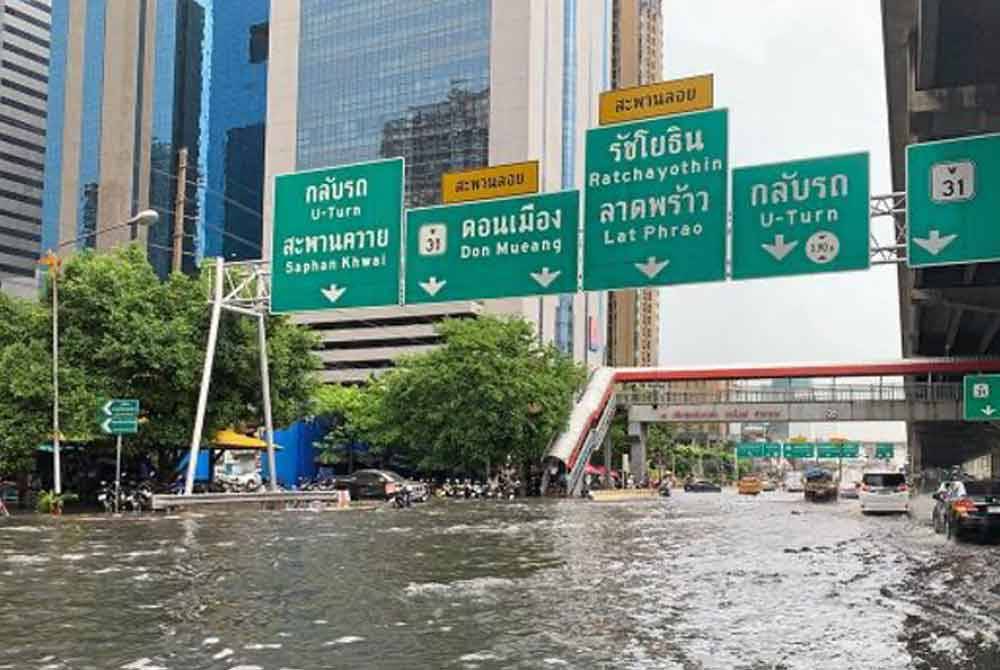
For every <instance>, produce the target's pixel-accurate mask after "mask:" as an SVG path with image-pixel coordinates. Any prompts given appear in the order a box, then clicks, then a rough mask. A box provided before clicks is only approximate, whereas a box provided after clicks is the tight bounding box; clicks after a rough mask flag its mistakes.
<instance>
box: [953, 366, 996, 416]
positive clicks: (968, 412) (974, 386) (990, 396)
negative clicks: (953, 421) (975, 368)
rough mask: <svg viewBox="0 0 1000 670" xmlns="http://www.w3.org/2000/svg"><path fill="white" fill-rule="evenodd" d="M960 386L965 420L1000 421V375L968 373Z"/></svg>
mask: <svg viewBox="0 0 1000 670" xmlns="http://www.w3.org/2000/svg"><path fill="white" fill-rule="evenodd" d="M962 386H963V388H964V393H963V396H964V402H963V403H962V405H963V412H962V415H963V418H964V419H965V420H966V421H1000V375H969V376H967V377H965V379H964V380H963V384H962Z"/></svg>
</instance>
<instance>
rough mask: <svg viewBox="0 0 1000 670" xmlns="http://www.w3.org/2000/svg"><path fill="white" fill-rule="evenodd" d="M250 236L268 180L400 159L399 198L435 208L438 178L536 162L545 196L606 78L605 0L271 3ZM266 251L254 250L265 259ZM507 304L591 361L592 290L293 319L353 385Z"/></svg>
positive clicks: (560, 181)
mask: <svg viewBox="0 0 1000 670" xmlns="http://www.w3.org/2000/svg"><path fill="white" fill-rule="evenodd" d="M271 9H272V17H271V34H272V41H271V52H270V58H271V60H270V75H269V81H268V86H269V88H268V114H267V125H268V134H267V158H266V162H267V166H266V181H265V189H266V191H265V200H264V203H265V204H264V221H265V233H264V246H265V248H268V247H269V234H270V220H271V214H270V212H271V194H270V188H271V185H272V181H273V177H274V175H277V174H281V173H285V172H292V171H296V170H307V169H312V168H319V167H325V166H331V165H339V164H345V163H352V162H358V161H366V160H373V159H376V158H380V157H392V156H403V157H404V158H405V160H406V175H405V182H406V183H405V185H406V195H405V200H406V205H407V206H409V207H416V206H426V205H431V204H436V203H438V202H440V179H441V175H442V174H443V173H446V172H451V171H456V170H462V169H466V168H473V167H481V166H485V165H497V164H502V163H509V162H516V161H523V160H538V161H539V162H540V164H541V185H542V189H543V190H545V191H557V190H562V189H565V188H577V187H579V186H580V185H581V184H582V178H583V159H584V151H583V147H584V133H585V131H586V129H587V128H588V127H592V126H593V125H596V118H597V116H596V115H597V103H598V94H599V92H600V91H601V90H603V89H604V88H606V87H607V81H608V78H609V76H610V72H609V67H608V57H607V51H608V49H609V47H610V26H611V0H504V1H502V2H500V1H493V2H491V1H490V0H411V1H409V2H406V3H399V2H395V1H394V0H341V1H338V2H324V1H323V0H287V1H282V2H280V3H279V2H275V3H272V8H271ZM268 255H269V253H268V252H266V253H265V258H266V257H268ZM483 311H486V312H494V313H506V314H517V315H521V316H523V317H525V318H528V319H530V320H532V321H533V322H535V324H536V327H537V328H538V332H539V336H540V338H541V339H542V340H544V341H547V342H554V343H556V344H557V345H559V346H560V347H561V348H563V349H564V350H565V351H567V352H572V354H573V355H574V357H575V358H577V359H578V360H581V361H586V362H588V363H590V364H602V363H603V361H604V351H603V343H602V340H603V337H602V335H603V333H604V332H605V326H604V320H605V318H606V313H605V311H606V310H605V300H604V295H603V294H593V295H590V296H586V297H585V296H583V295H573V296H561V297H560V296H551V297H546V298H543V299H539V298H529V299H520V298H518V299H507V300H491V301H484V302H482V303H477V302H463V303H449V304H443V305H437V306H432V307H420V308H417V307H405V308H377V309H364V310H361V309H353V310H352V309H346V310H331V311H328V312H321V313H316V314H309V315H300V316H299V317H298V318H299V320H300V321H302V322H304V323H309V324H311V325H312V326H313V327H314V328H315V329H316V331H317V332H318V333H319V334H320V336H321V339H322V341H323V350H322V351H321V356H322V358H323V360H324V363H325V367H326V369H325V371H324V378H325V379H326V380H327V381H330V382H348V383H349V382H361V381H364V380H366V379H368V378H369V377H370V376H371V375H372V374H377V373H378V372H379V371H380V370H384V369H386V368H388V367H391V366H392V365H393V362H394V361H395V360H396V358H398V356H400V355H402V354H406V353H413V352H419V351H425V350H427V349H429V348H432V347H433V346H435V345H436V344H437V343H438V339H437V337H436V336H435V334H434V324H435V323H436V322H437V321H439V320H440V319H442V318H445V317H448V316H453V317H462V316H472V315H475V314H478V313H480V312H483Z"/></svg>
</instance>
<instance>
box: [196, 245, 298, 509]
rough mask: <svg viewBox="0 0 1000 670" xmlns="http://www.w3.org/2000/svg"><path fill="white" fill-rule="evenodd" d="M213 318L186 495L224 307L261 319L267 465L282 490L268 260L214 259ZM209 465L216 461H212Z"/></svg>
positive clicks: (274, 483)
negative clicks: (269, 331)
mask: <svg viewBox="0 0 1000 670" xmlns="http://www.w3.org/2000/svg"><path fill="white" fill-rule="evenodd" d="M210 292H211V296H212V297H211V300H210V301H209V302H210V304H211V306H212V317H211V321H210V323H209V328H208V343H207V345H206V347H205V363H204V367H203V369H202V376H201V389H200V391H199V393H198V409H197V412H196V413H195V420H194V431H193V432H192V435H191V448H190V453H189V456H188V464H187V477H186V478H185V481H184V493H185V495H191V494H192V493H193V492H194V478H195V474H196V472H197V470H198V452H199V450H200V449H201V439H202V431H203V430H204V428H205V410H206V407H207V405H208V391H209V388H210V387H211V384H212V366H213V364H214V362H215V349H216V345H217V343H218V339H219V321H220V320H221V318H222V312H223V310H225V311H227V312H232V313H234V314H241V315H243V316H249V317H252V318H255V319H257V346H258V349H259V359H260V383H261V395H262V396H263V401H264V427H265V430H266V431H267V465H268V469H269V470H270V473H271V476H270V478H269V480H268V489H269V490H270V491H271V492H272V493H273V492H276V491H277V490H278V477H277V469H276V467H275V458H274V421H273V419H272V415H271V377H270V373H269V370H268V361H267V314H268V309H269V305H270V300H271V272H270V268H269V265H268V263H267V262H265V261H256V260H255V261H243V262H236V263H226V262H225V260H224V259H222V258H216V259H214V267H213V271H212V274H211V285H210ZM209 467H212V464H211V463H209Z"/></svg>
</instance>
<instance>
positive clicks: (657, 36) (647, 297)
mask: <svg viewBox="0 0 1000 670" xmlns="http://www.w3.org/2000/svg"><path fill="white" fill-rule="evenodd" d="M613 12H614V21H613V27H612V47H611V72H612V77H611V84H612V86H611V87H612V88H616V89H617V88H629V87H630V86H638V85H641V84H649V83H652V82H656V81H660V80H661V79H663V7H662V0H614V3H613ZM659 361H660V289H658V288H648V289H630V290H623V291H611V292H609V294H608V364H609V365H625V366H632V365H642V366H655V365H657V364H659Z"/></svg>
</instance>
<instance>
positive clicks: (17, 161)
mask: <svg viewBox="0 0 1000 670" xmlns="http://www.w3.org/2000/svg"><path fill="white" fill-rule="evenodd" d="M51 14H52V7H51V5H50V0H0V31H2V32H0V39H2V52H0V291H4V292H6V293H10V294H13V295H18V296H25V297H26V296H31V295H33V294H35V293H36V289H37V282H36V279H35V277H36V269H37V267H38V259H39V256H40V253H41V241H42V189H43V178H44V171H45V143H46V141H45V137H46V106H47V103H48V84H49V57H50V56H49V52H50V48H51V36H50V33H51V23H52V18H51Z"/></svg>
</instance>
